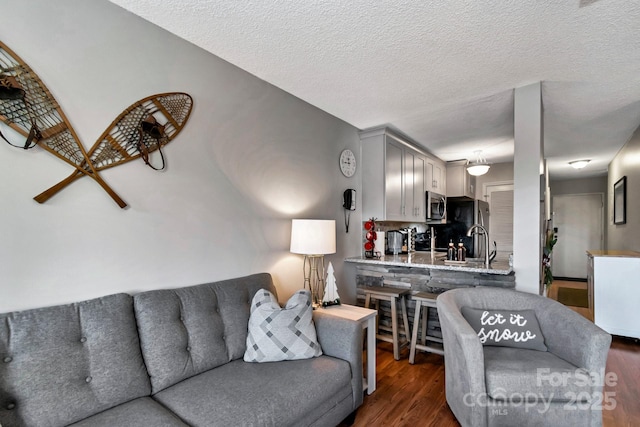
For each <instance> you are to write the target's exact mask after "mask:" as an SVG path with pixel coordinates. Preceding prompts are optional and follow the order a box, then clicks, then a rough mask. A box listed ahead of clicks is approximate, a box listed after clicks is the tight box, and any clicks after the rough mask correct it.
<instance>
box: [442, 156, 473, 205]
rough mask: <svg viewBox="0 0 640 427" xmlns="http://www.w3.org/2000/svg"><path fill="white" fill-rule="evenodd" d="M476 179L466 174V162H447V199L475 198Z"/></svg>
mask: <svg viewBox="0 0 640 427" xmlns="http://www.w3.org/2000/svg"><path fill="white" fill-rule="evenodd" d="M475 186H476V177H475V176H472V175H469V172H467V161H466V160H456V161H453V162H447V197H469V198H471V199H475V198H476V194H475Z"/></svg>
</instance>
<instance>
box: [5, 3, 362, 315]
mask: <svg viewBox="0 0 640 427" xmlns="http://www.w3.org/2000/svg"><path fill="white" fill-rule="evenodd" d="M2 16H3V20H2V21H3V22H2V25H1V26H0V39H1V40H2V41H3V42H4V43H6V44H7V45H8V46H9V47H10V48H12V49H13V50H14V51H15V52H16V53H17V54H18V55H20V56H21V57H22V58H23V59H24V60H25V61H26V62H27V63H29V64H30V65H31V67H32V68H33V69H34V70H35V71H36V72H37V73H38V74H39V76H40V77H41V79H42V80H43V81H44V82H45V84H47V86H48V87H49V88H50V89H51V91H52V92H53V94H54V96H55V97H56V99H57V100H58V101H59V103H60V105H61V106H62V108H63V110H64V111H65V113H66V115H67V116H68V118H69V120H70V122H71V124H72V125H73V127H74V128H75V130H76V131H77V133H78V135H79V137H80V138H81V140H82V141H83V143H84V146H85V147H87V148H88V147H90V146H91V145H93V143H94V142H95V140H96V139H97V138H98V136H99V135H100V134H101V133H102V132H103V131H104V130H105V129H106V127H107V126H108V125H109V124H110V123H111V121H112V120H113V119H114V118H115V117H116V116H117V115H118V114H119V113H120V112H121V111H122V110H124V108H126V107H127V106H129V105H131V104H132V103H133V102H135V101H136V100H138V99H141V98H143V97H145V96H148V95H151V94H154V93H161V92H168V91H184V92H187V93H189V94H191V95H192V96H193V98H194V109H193V113H192V115H191V118H190V121H189V123H188V124H187V126H186V128H185V130H184V131H183V132H182V133H181V134H180V135H179V137H178V138H177V139H176V140H174V141H173V142H172V143H171V144H170V145H168V146H167V148H166V151H165V155H166V156H167V157H168V167H167V170H166V171H164V172H161V173H158V172H154V171H152V170H151V169H149V168H148V167H146V166H144V164H143V163H142V162H140V161H138V162H131V163H128V164H126V165H123V166H118V167H115V168H113V169H110V170H107V171H104V172H103V173H102V176H103V178H104V179H105V180H106V181H107V182H108V183H109V184H110V185H111V187H112V188H113V189H114V190H115V191H116V192H117V193H118V194H119V195H120V196H121V197H122V198H123V199H124V200H125V201H126V202H128V203H129V205H130V207H129V208H127V209H125V210H121V209H119V208H118V207H117V205H116V204H115V203H114V202H113V201H112V200H111V199H110V198H109V197H108V196H107V194H106V193H105V192H104V191H103V190H102V189H101V188H100V187H99V186H98V185H97V184H96V183H95V182H94V181H92V180H90V179H88V178H83V179H81V180H79V181H77V182H75V183H73V184H72V185H71V186H69V187H68V188H66V189H65V190H63V191H62V192H61V193H59V194H58V195H57V196H55V197H54V198H52V199H51V200H50V201H49V202H47V203H46V204H44V205H39V204H38V203H36V202H35V201H33V200H32V197H33V196H35V195H36V194H39V193H40V192H41V191H43V190H45V189H47V188H48V187H50V186H51V185H53V184H55V183H57V182H58V181H60V180H61V179H63V178H65V177H67V176H68V175H69V174H70V173H71V172H72V171H73V169H72V168H71V167H70V166H69V165H67V164H66V163H64V162H62V161H60V160H59V159H57V158H55V157H54V156H52V155H51V154H49V153H46V152H44V151H43V150H41V149H35V150H31V151H23V150H19V149H15V148H11V147H9V146H8V145H6V144H4V143H3V144H2V145H1V146H0V162H1V167H0V196H1V197H2V208H3V209H2V211H1V213H0V219H1V221H0V263H1V264H0V271H1V272H2V280H1V282H0V295H1V296H2V297H1V298H0V312H5V311H10V310H17V309H24V308H30V307H37V306H44V305H53V304H59V303H66V302H71V301H77V300H81V299H85V298H91V297H97V296H100V295H105V294H109V293H115V292H121V291H124V292H137V291H143V290H147V289H155V288H170V287H178V286H185V285H192V284H197V283H202V282H207V281H214V280H219V279H225V278H230V277H235V276H240V275H245V274H250V273H255V272H260V271H268V272H270V273H272V274H273V275H274V279H275V282H276V286H277V287H278V290H279V292H280V299H281V300H283V299H284V298H287V297H288V296H290V295H291V294H292V293H293V292H294V291H295V290H296V289H298V288H300V287H301V286H302V259H301V257H300V256H298V255H292V254H290V253H289V237H290V228H291V225H290V224H291V219H292V218H323V219H336V223H337V229H338V253H337V254H335V255H332V256H329V257H328V261H333V264H334V267H335V269H336V278H337V281H338V287H339V290H340V292H341V294H342V295H341V296H342V297H343V299H344V300H346V301H347V302H348V301H350V300H354V299H355V284H350V283H348V282H347V278H348V277H350V278H352V277H353V275H345V272H344V266H343V263H342V261H341V260H342V259H343V258H344V257H346V256H354V255H358V254H359V253H360V238H359V233H358V232H357V229H358V226H357V224H359V223H361V216H360V213H359V211H356V212H355V213H354V214H353V215H352V218H351V223H352V227H353V228H354V229H355V230H356V232H354V233H349V234H348V235H345V233H344V225H343V223H344V221H343V214H342V207H341V195H342V191H344V189H346V188H355V189H356V190H357V191H358V193H357V194H358V197H359V196H360V194H361V191H360V189H361V185H360V175H359V173H358V174H357V175H356V177H354V178H351V179H347V178H345V177H343V176H342V175H341V174H340V172H339V168H338V158H339V155H340V152H341V151H342V150H343V149H345V148H350V149H352V150H353V151H354V152H355V153H356V154H358V153H359V139H358V135H357V130H356V129H355V128H354V127H352V126H350V125H348V124H346V123H344V122H342V121H340V120H338V119H336V118H335V117H333V116H330V115H328V114H326V113H324V112H323V111H320V110H318V109H317V108H315V107H313V106H311V105H309V104H307V103H305V102H302V101H301V100H299V99H297V98H295V97H293V96H291V95H290V94H287V93H285V92H283V91H281V90H279V89H277V88H275V87H273V86H271V85H269V84H267V83H265V82H264V81H261V80H259V79H257V78H255V77H254V76H252V75H250V74H248V73H246V72H244V71H242V70H240V69H238V68H236V67H235V66H233V65H230V64H229V63H227V62H225V61H223V60H221V59H219V58H217V57H215V56H213V55H211V54H209V53H206V52H204V51H203V50H201V49H199V48H197V47H195V46H193V45H191V44H189V43H187V42H185V41H184V40H182V39H180V38H177V37H175V36H173V35H171V34H169V33H167V32H165V31H164V30H161V29H159V28H158V27H156V26H154V25H152V24H150V23H148V22H146V21H144V20H142V19H140V18H138V17H136V16H134V15H132V14H130V13H128V12H126V11H124V10H122V9H120V8H119V7H117V6H115V5H113V4H111V3H109V2H107V1H106V0H93V1H85V0H57V1H55V2H51V1H48V0H29V1H24V0H3V2H2ZM3 129H6V128H5V127H3ZM358 159H359V158H358ZM357 205H358V206H361V205H362V204H361V203H360V200H358V203H357Z"/></svg>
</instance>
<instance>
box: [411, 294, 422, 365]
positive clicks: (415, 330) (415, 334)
mask: <svg viewBox="0 0 640 427" xmlns="http://www.w3.org/2000/svg"><path fill="white" fill-rule="evenodd" d="M419 321H420V301H416V312H415V316H414V318H413V332H412V333H411V350H410V351H409V363H410V364H412V365H413V363H414V362H415V361H416V343H417V342H418V322H419Z"/></svg>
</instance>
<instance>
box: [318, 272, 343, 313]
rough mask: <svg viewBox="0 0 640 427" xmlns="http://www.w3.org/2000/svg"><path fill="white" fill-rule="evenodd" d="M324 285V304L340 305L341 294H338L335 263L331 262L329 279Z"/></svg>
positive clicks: (324, 305) (328, 273) (325, 305)
mask: <svg viewBox="0 0 640 427" xmlns="http://www.w3.org/2000/svg"><path fill="white" fill-rule="evenodd" d="M325 283H326V285H325V287H324V296H323V297H322V306H323V307H327V306H329V305H340V295H338V287H337V286H336V276H335V275H334V271H333V264H331V263H329V267H328V268H327V280H326V282H325Z"/></svg>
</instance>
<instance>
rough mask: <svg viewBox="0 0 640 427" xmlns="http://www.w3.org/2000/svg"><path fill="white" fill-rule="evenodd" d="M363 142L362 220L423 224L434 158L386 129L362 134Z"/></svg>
mask: <svg viewBox="0 0 640 427" xmlns="http://www.w3.org/2000/svg"><path fill="white" fill-rule="evenodd" d="M360 140H361V141H362V162H361V163H362V215H363V218H372V217H373V218H377V219H378V220H379V221H403V222H424V221H425V216H426V213H425V203H426V201H425V191H427V190H428V182H429V180H430V179H431V175H432V173H431V172H428V164H429V162H430V161H431V163H432V164H433V163H434V159H431V158H430V157H429V156H427V155H426V153H423V152H421V151H420V150H419V149H417V148H416V147H415V146H413V145H412V144H411V142H409V141H408V140H407V138H403V137H401V136H399V135H397V134H395V133H393V132H392V131H390V130H389V129H387V128H379V129H374V130H370V131H365V132H361V133H360ZM435 162H437V163H442V162H441V161H439V160H436V161H435ZM439 168H440V166H439ZM442 170H443V169H442ZM439 183H440V185H442V181H441V180H439Z"/></svg>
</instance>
